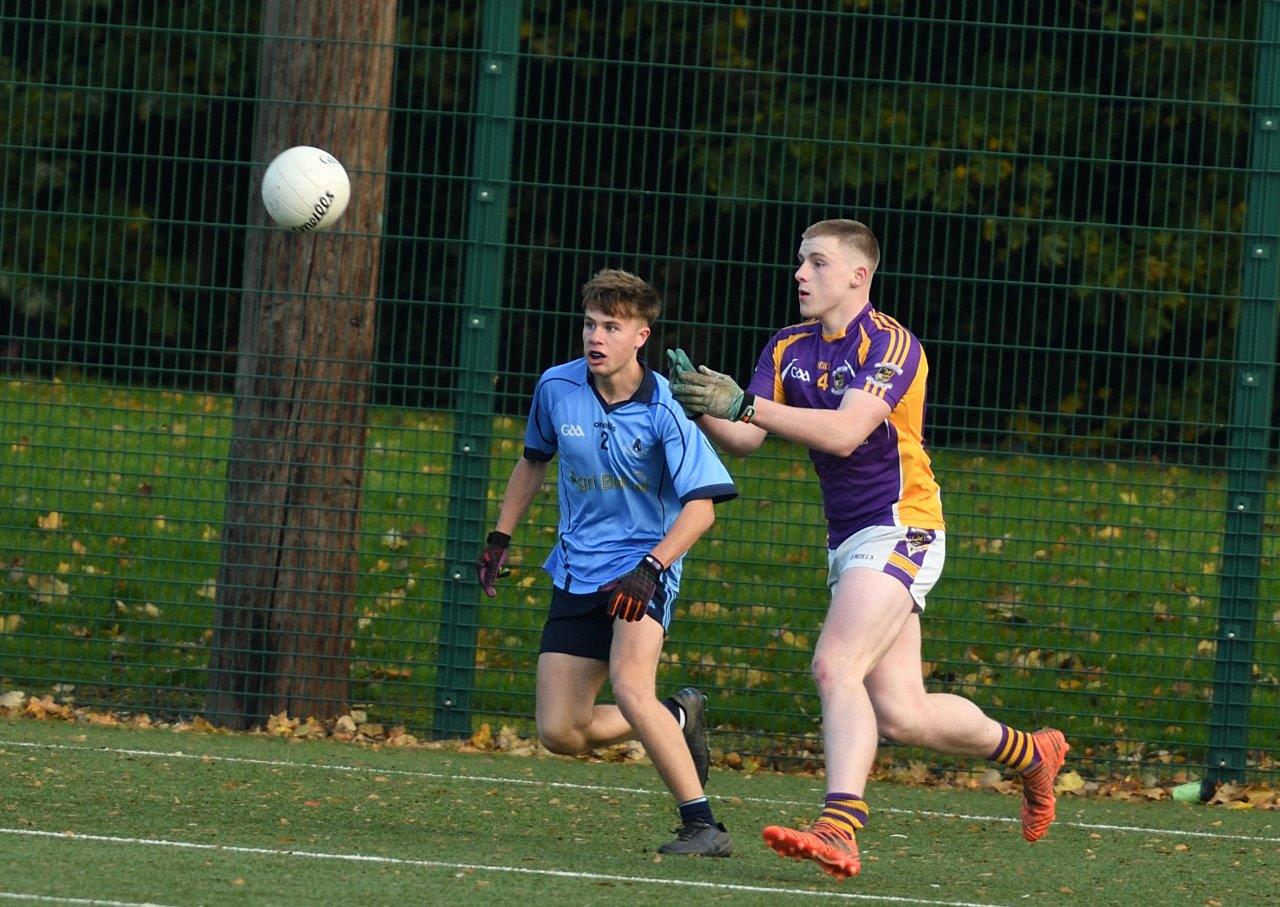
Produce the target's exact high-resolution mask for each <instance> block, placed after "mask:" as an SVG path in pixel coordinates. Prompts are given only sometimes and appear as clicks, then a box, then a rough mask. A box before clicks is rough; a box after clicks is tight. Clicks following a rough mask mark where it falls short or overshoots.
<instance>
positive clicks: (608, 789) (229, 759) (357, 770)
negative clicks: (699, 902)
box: [0, 740, 1280, 844]
mask: <svg viewBox="0 0 1280 907" xmlns="http://www.w3.org/2000/svg"><path fill="white" fill-rule="evenodd" d="M6 746H14V747H27V748H29V749H50V750H69V751H72V752H82V753H115V754H117V755H122V756H150V757H158V758H164V759H198V760H200V761H202V762H226V763H231V764H243V765H265V766H268V767H271V768H290V769H300V768H312V769H320V770H322V771H331V772H346V773H349V774H370V775H398V776H401V777H410V778H431V779H434V780H437V781H474V782H479V783H483V784H513V785H525V786H530V787H555V788H561V789H567V790H583V791H602V792H605V793H619V794H640V795H643V796H650V797H668V796H670V794H669V793H668V792H667V791H665V790H653V789H651V788H645V787H613V786H610V785H607V784H578V783H575V782H573V781H543V780H539V779H535V778H504V777H502V776H499V775H450V774H446V773H444V772H423V771H412V770H410V769H396V768H385V769H384V768H372V767H369V766H362V765H325V764H321V763H316V762H293V761H290V760H287V759H254V758H251V757H248V756H214V755H207V754H203V753H184V752H182V751H181V750H168V751H166V750H138V749H124V748H119V747H108V746H71V745H70V744H66V743H30V742H27V741H20V740H0V747H6ZM738 799H739V800H741V801H743V802H744V803H762V804H766V805H772V806H800V807H805V808H808V807H812V806H813V805H814V804H813V803H811V802H809V801H807V800H781V799H775V798H770V797H738ZM815 802H816V801H815ZM876 812H883V813H893V814H894V815H902V816H920V817H922V818H930V819H960V820H962V821H965V822H1003V823H1007V824H1011V825H1012V824H1014V823H1018V822H1021V819H1018V818H1014V817H1010V816H984V815H970V814H968V813H948V812H936V811H934V810H927V809H899V808H897V807H893V806H877V807H876ZM1054 824H1055V825H1058V826H1062V827H1067V828H1079V829H1083V830H1086V831H1112V832H1127V833H1133V834H1150V835H1171V836H1173V837H1182V838H1209V839H1213V840H1222V841H1248V842H1251V843H1255V844H1280V837H1268V836H1266V835H1237V834H1224V833H1222V832H1214V831H1191V830H1189V829H1181V828H1150V827H1147V826H1144V825H1108V824H1105V823H1100V822H1072V821H1069V820H1066V819H1059V820H1058V821H1057V822H1055V823H1054Z"/></svg>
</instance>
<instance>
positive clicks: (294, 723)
mask: <svg viewBox="0 0 1280 907" xmlns="http://www.w3.org/2000/svg"><path fill="white" fill-rule="evenodd" d="M297 729H298V719H297V718H290V717H289V716H288V714H287V713H285V712H281V713H280V714H279V715H272V716H270V717H269V718H267V733H268V734H273V735H275V736H277V737H292V736H293V732H294V731H296V730H297Z"/></svg>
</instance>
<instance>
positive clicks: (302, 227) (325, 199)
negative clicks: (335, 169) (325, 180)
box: [292, 189, 333, 233]
mask: <svg viewBox="0 0 1280 907" xmlns="http://www.w3.org/2000/svg"><path fill="white" fill-rule="evenodd" d="M332 207H333V193H332V192H330V191H328V190H327V189H326V190H325V193H324V195H323V196H322V197H321V198H320V200H319V201H318V202H316V203H315V206H314V207H313V208H312V209H311V216H310V217H308V218H307V219H306V221H305V222H304V223H301V224H298V226H296V227H293V228H292V229H293V232H294V233H307V232H309V231H311V230H314V229H315V228H316V227H317V226H318V225H319V224H320V221H322V220H324V216H325V215H326V214H328V213H329V209H330V208H332Z"/></svg>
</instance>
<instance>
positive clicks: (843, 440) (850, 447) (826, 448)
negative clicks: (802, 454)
mask: <svg viewBox="0 0 1280 907" xmlns="http://www.w3.org/2000/svg"><path fill="white" fill-rule="evenodd" d="M865 440H866V438H865V437H864V436H861V435H846V434H844V433H841V434H839V435H836V436H834V437H832V438H831V439H830V440H829V441H828V442H827V443H826V444H825V445H823V446H822V447H820V448H819V450H821V451H822V452H823V453H829V454H831V455H832V456H835V457H851V456H853V452H854V451H855V450H857V449H858V448H859V447H861V446H862V442H863V441H865Z"/></svg>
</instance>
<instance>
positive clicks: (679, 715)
mask: <svg viewBox="0 0 1280 907" xmlns="http://www.w3.org/2000/svg"><path fill="white" fill-rule="evenodd" d="M662 704H663V705H665V706H666V707H667V711H668V712H670V713H671V716H672V717H673V718H675V720H676V724H678V725H680V730H682V731H683V730H684V709H682V708H680V703H678V702H676V701H675V700H674V699H672V698H671V697H670V696H668V697H667V698H666V699H664V700H662Z"/></svg>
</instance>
